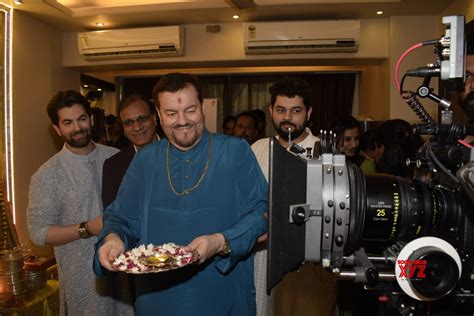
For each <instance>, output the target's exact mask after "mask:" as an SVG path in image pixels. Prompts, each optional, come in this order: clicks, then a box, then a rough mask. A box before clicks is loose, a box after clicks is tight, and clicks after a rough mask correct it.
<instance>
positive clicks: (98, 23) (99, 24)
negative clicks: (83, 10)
mask: <svg viewBox="0 0 474 316" xmlns="http://www.w3.org/2000/svg"><path fill="white" fill-rule="evenodd" d="M95 25H97V26H99V27H102V26H104V25H105V24H104V22H97V23H96V24H95Z"/></svg>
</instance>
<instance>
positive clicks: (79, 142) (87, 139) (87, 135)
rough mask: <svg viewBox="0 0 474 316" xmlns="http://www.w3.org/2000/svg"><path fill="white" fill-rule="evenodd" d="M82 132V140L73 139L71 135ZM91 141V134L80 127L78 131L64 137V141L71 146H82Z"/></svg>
mask: <svg viewBox="0 0 474 316" xmlns="http://www.w3.org/2000/svg"><path fill="white" fill-rule="evenodd" d="M81 134H84V138H83V139H82V140H75V139H74V138H73V136H77V135H81ZM90 142H91V134H90V132H89V131H88V130H87V129H81V130H80V131H78V132H74V133H72V134H70V135H69V137H68V138H66V143H67V144H68V145H69V146H71V147H73V148H84V147H86V146H87V145H89V143H90Z"/></svg>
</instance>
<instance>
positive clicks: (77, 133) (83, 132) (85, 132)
mask: <svg viewBox="0 0 474 316" xmlns="http://www.w3.org/2000/svg"><path fill="white" fill-rule="evenodd" d="M85 134H87V130H86V129H81V130H78V131H77V132H74V133H72V134H71V136H79V135H85Z"/></svg>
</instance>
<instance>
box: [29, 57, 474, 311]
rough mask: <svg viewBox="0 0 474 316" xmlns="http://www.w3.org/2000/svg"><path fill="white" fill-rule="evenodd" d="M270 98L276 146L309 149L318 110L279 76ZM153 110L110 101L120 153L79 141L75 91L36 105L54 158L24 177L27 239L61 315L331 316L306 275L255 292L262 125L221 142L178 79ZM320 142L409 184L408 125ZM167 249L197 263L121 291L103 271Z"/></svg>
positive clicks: (228, 122) (259, 276)
mask: <svg viewBox="0 0 474 316" xmlns="http://www.w3.org/2000/svg"><path fill="white" fill-rule="evenodd" d="M471 68H472V65H468V71H469V70H470V69H471ZM468 80H469V82H470V80H471V79H470V78H468ZM471 87H472V85H470V84H466V89H469V90H468V91H465V93H464V94H465V95H467V94H468V93H469V92H470V90H472V89H471ZM269 93H270V96H271V102H270V105H269V107H268V113H269V121H270V122H271V123H272V125H273V127H274V130H275V132H276V139H277V141H278V143H279V144H281V145H282V146H288V145H289V144H290V143H295V144H299V145H300V146H301V147H302V148H303V149H304V150H311V149H312V148H314V146H315V143H316V142H318V141H319V138H318V135H317V134H316V133H314V131H312V130H311V129H310V128H309V127H308V126H309V123H308V122H309V120H310V116H311V113H312V109H313V107H315V106H318V105H315V104H311V101H310V100H311V98H310V94H311V90H310V87H309V85H308V84H307V83H306V82H305V81H303V80H301V79H296V78H290V77H285V78H282V79H280V80H279V81H278V82H276V83H275V84H274V85H273V86H272V87H271V88H270V91H269ZM153 100H154V104H151V103H150V101H149V100H148V99H147V98H145V97H143V96H141V95H130V96H127V97H126V98H124V99H123V100H122V101H121V103H120V105H119V109H118V110H119V119H120V120H118V121H119V122H121V128H122V129H123V133H124V136H125V137H126V138H127V139H128V141H129V142H130V145H128V146H126V147H125V148H124V149H122V150H121V151H119V150H118V149H116V148H113V147H109V146H105V145H102V144H99V143H96V142H94V141H93V140H92V139H91V129H92V123H91V122H92V121H91V108H90V104H89V102H88V101H87V100H86V99H85V98H84V96H82V95H81V94H80V93H79V92H76V91H60V92H58V93H57V94H56V95H55V96H54V97H53V98H52V100H51V101H50V103H49V104H48V105H47V113H48V115H49V117H50V119H51V123H52V126H53V128H54V130H55V131H56V132H57V134H58V135H59V136H60V137H62V139H63V140H64V146H63V148H62V149H61V151H59V152H58V153H57V154H56V155H54V156H53V157H51V158H50V159H49V160H48V161H47V162H46V163H44V164H43V165H42V166H41V167H40V168H39V170H38V171H37V172H36V173H35V174H34V175H33V177H32V178H31V183H30V192H29V204H28V230H29V233H30V237H31V239H32V241H33V242H34V243H36V244H38V245H52V246H54V251H55V256H56V260H57V263H58V275H59V280H60V302H61V314H62V315H132V314H137V315H155V314H159V315H256V314H257V315H262V316H263V315H281V314H285V312H288V310H285V308H290V312H291V314H294V315H298V314H300V313H303V312H302V311H300V310H299V309H300V308H307V307H308V306H312V308H314V310H313V312H312V314H314V315H328V314H330V313H331V310H332V308H333V306H334V303H335V300H336V293H337V283H336V282H335V280H334V279H333V278H332V276H331V274H330V273H328V272H326V271H325V270H323V269H321V268H320V267H319V266H316V265H313V264H305V265H304V266H303V267H302V268H301V269H300V271H299V272H292V273H290V274H289V275H288V276H287V277H286V278H285V279H284V280H283V282H282V283H281V284H280V285H279V286H278V287H277V288H276V289H275V291H273V292H272V295H267V293H266V266H267V254H266V238H267V236H266V233H267V230H268V227H267V225H268V223H267V221H268V220H267V209H268V183H267V181H268V168H269V152H268V151H269V145H268V144H269V138H268V137H265V130H266V124H267V118H266V115H265V112H264V111H262V110H252V111H246V112H243V113H240V114H238V115H237V116H235V117H228V118H226V119H224V121H223V126H222V132H223V133H222V134H221V133H210V132H209V131H208V130H207V128H206V125H205V117H204V114H203V109H202V101H203V95H202V92H201V88H200V85H199V83H198V81H197V80H196V79H195V77H193V76H191V75H189V74H183V73H171V74H167V75H164V76H163V77H162V78H161V79H160V80H159V82H158V83H157V84H156V85H155V87H154V89H153ZM112 123H114V122H112ZM158 125H161V127H162V129H163V132H164V136H165V137H160V136H159V135H158V134H157V126H158ZM333 131H334V132H335V134H336V147H337V151H338V152H339V153H342V154H344V155H346V158H347V161H348V162H349V163H353V164H356V165H358V166H360V167H361V168H362V169H363V171H364V173H366V174H370V173H375V172H377V173H387V174H392V175H396V176H401V177H410V176H411V175H412V173H413V170H412V169H410V168H411V167H410V166H407V165H406V163H405V161H406V158H408V157H412V156H414V154H415V152H416V150H417V149H418V148H419V147H420V146H421V145H422V141H421V139H420V138H419V137H417V136H415V135H413V133H412V130H411V127H410V124H409V123H408V122H406V121H403V120H401V119H393V120H388V121H385V122H383V123H382V124H381V125H380V126H379V127H377V128H376V129H374V130H370V131H364V133H362V132H361V128H360V124H359V122H358V121H357V120H356V119H355V118H353V117H351V116H344V117H340V118H338V119H337V120H336V121H335V122H334V125H333ZM226 134H227V135H226ZM242 139H244V140H245V141H242ZM168 242H174V243H176V244H179V245H183V246H184V249H185V250H186V251H188V252H192V253H193V254H194V256H195V259H196V264H193V265H190V266H187V267H185V268H182V269H177V270H174V271H170V272H166V273H156V274H142V275H137V276H136V277H133V278H127V277H124V274H123V273H120V272H117V270H116V267H115V266H114V265H112V262H113V261H114V260H115V259H116V258H117V257H118V256H119V255H120V254H122V253H124V252H125V251H127V250H130V249H132V248H134V247H137V246H139V245H141V244H150V243H151V244H155V245H159V244H163V243H168ZM303 284H304V285H305V286H302V285H303ZM128 290H131V292H133V293H130V291H128Z"/></svg>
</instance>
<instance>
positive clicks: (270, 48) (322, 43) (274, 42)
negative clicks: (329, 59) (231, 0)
mask: <svg viewBox="0 0 474 316" xmlns="http://www.w3.org/2000/svg"><path fill="white" fill-rule="evenodd" d="M243 27H244V41H245V43H244V45H245V53H246V54H281V53H329V52H356V51H357V49H358V48H359V37H360V21H358V20H340V21H300V22H261V23H244V24H243Z"/></svg>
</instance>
